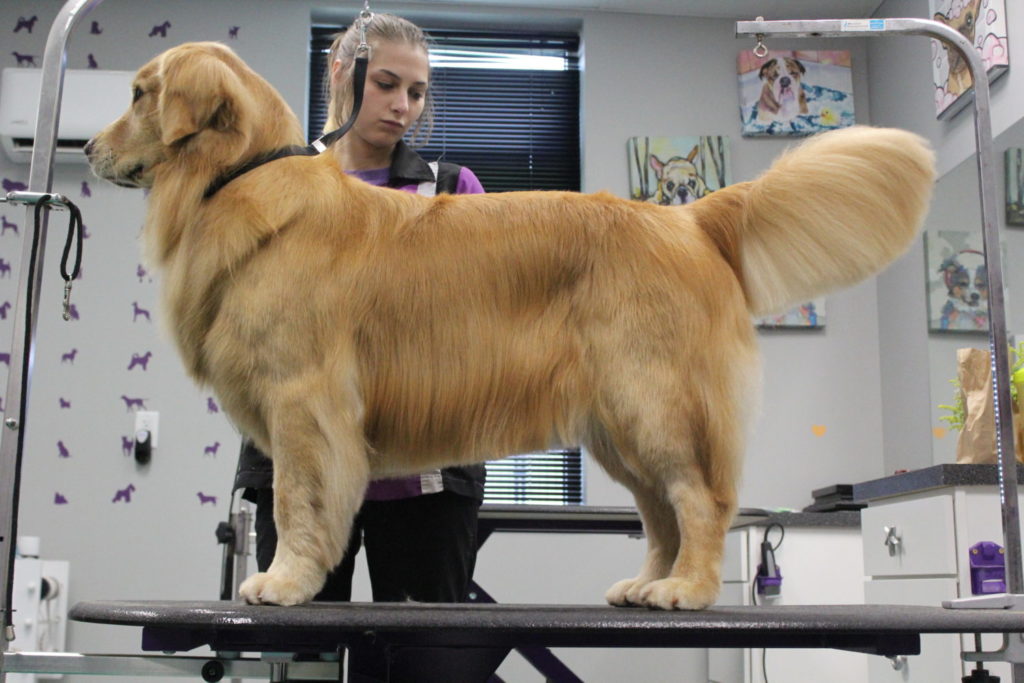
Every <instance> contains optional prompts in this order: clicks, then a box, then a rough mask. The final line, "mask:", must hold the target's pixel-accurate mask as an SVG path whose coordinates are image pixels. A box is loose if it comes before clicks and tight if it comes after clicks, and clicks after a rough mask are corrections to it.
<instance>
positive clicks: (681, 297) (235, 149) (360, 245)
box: [87, 43, 934, 609]
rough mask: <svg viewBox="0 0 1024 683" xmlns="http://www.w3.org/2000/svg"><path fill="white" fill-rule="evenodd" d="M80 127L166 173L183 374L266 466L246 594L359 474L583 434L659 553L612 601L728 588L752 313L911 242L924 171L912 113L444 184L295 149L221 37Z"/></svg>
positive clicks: (294, 125) (325, 562)
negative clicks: (660, 202)
mask: <svg viewBox="0 0 1024 683" xmlns="http://www.w3.org/2000/svg"><path fill="white" fill-rule="evenodd" d="M133 87H134V102H133V103H132V105H131V107H130V109H129V110H128V112H127V113H125V114H124V115H123V116H122V117H121V118H119V119H118V120H117V121H115V122H113V123H112V124H110V125H109V126H108V127H107V128H106V129H105V130H103V131H102V132H101V133H99V134H98V135H97V136H96V137H95V138H94V139H93V140H92V141H90V143H89V145H88V149H87V151H88V155H89V158H90V162H91V164H92V167H93V170H94V171H95V173H96V174H97V175H99V176H100V177H102V178H106V179H108V180H111V181H113V182H115V183H119V184H122V185H128V186H135V187H145V188H151V189H152V191H151V194H150V196H149V200H148V215H147V218H146V224H145V228H144V231H143V239H144V243H145V248H146V250H147V253H148V258H149V259H150V261H151V262H152V264H153V265H154V266H157V267H159V268H160V269H161V270H162V273H163V278H162V310H163V314H164V315H165V316H166V318H167V320H168V322H169V327H170V330H171V331H172V333H173V335H174V338H175V341H176V343H177V346H178V349H179V350H180V353H181V356H182V358H183V359H184V363H185V366H186V368H187V370H188V372H189V373H190V374H191V375H192V377H193V378H195V380H196V381H198V382H200V383H202V384H204V385H208V386H210V387H212V388H213V390H214V391H215V392H216V394H217V396H218V398H219V399H220V401H221V405H222V406H223V408H224V409H225V410H226V412H227V413H228V414H229V415H230V416H231V418H232V419H233V420H234V422H235V423H236V424H237V426H238V427H239V428H240V429H241V431H242V432H243V433H244V434H246V435H248V436H249V437H251V438H252V439H253V440H254V441H255V443H256V444H257V445H258V446H259V447H260V448H261V449H262V450H263V451H264V452H266V453H267V454H269V456H270V457H271V458H272V459H273V461H274V494H275V508H274V512H275V515H276V517H275V521H276V523H277V528H278V532H279V536H280V538H279V541H278V545H277V553H276V556H275V558H274V562H273V565H272V566H271V567H270V569H269V571H267V572H266V573H261V574H255V575H253V576H251V577H249V578H248V579H247V580H246V581H245V583H244V584H243V585H242V588H241V593H242V596H243V597H244V598H245V599H246V600H247V601H249V602H251V603H275V604H281V605H292V604H296V603H302V602H306V601H308V600H310V599H311V598H312V597H313V596H314V595H315V594H316V593H317V591H318V589H319V588H320V587H321V585H322V584H323V581H324V578H325V576H326V574H327V572H328V571H330V570H331V569H332V568H333V567H334V566H335V565H336V564H337V563H338V561H339V559H340V558H341V555H342V552H343V550H344V548H345V544H346V540H347V537H348V534H349V530H350V526H351V520H352V518H353V516H354V515H355V513H356V511H357V510H358V509H359V506H360V504H361V502H362V497H363V491H364V489H365V488H366V484H367V482H368V481H369V480H370V479H371V478H375V477H384V476H394V475H401V474H407V473H413V472H417V471H421V470H424V469H429V468H434V467H438V466H442V465H451V464H457V463H473V462H480V461H483V460H486V459H490V458H496V457H500V456H503V455H506V454H509V453H516V452H525V451H530V450H534V449H542V448H545V447H547V446H548V445H549V444H552V443H553V442H559V443H562V444H575V443H582V444H584V445H585V446H586V447H587V450H588V451H589V452H590V453H591V454H593V456H594V457H595V458H596V459H597V461H598V462H599V463H600V464H601V466H602V467H604V468H605V469H606V470H607V471H608V473H609V474H610V475H611V476H612V477H614V478H615V479H616V480H618V481H620V482H622V483H623V484H624V485H625V486H627V487H628V488H629V489H630V491H631V492H632V493H633V494H634V496H635V498H636V504H637V507H638V509H639V511H640V514H641V516H642V518H643V523H644V527H645V530H646V535H647V538H648V551H647V556H646V559H645V560H644V562H643V566H642V567H641V568H640V571H639V574H638V575H637V576H636V577H635V578H631V579H626V580H624V581H620V582H619V583H616V584H615V585H614V586H612V587H611V588H610V589H609V591H608V593H607V595H606V599H607V600H608V601H609V602H610V603H612V604H615V605H629V604H636V605H647V606H650V607H657V608H663V609H673V608H676V609H701V608H704V607H707V606H708V605H710V604H712V603H713V602H714V601H715V599H716V597H717V595H718V591H719V573H720V570H719V565H720V562H721V559H722V550H723V542H724V536H725V533H726V531H727V529H728V528H729V525H730V522H731V520H732V518H733V514H734V512H735V510H736V496H737V493H736V490H737V480H738V475H739V471H740V460H741V455H742V452H743V443H744V432H745V425H746V424H747V422H748V420H749V417H750V415H751V413H752V412H753V411H754V404H755V403H756V401H755V399H754V398H753V397H754V396H756V394H757V392H758V389H759V387H758V386H757V385H758V379H757V378H758V377H759V376H760V372H759V360H758V352H757V348H756V343H755V334H754V330H753V326H752V323H751V315H752V314H761V313H766V312H769V311H776V310H778V309H780V308H784V307H786V306H788V305H791V304H793V303H795V302H800V301H805V300H807V299H810V298H813V297H816V296H818V295H820V294H822V293H823V292H826V291H828V290H831V289H833V288H836V287H840V286H844V285H849V284H852V283H855V282H857V281H859V280H861V279H863V278H865V277H867V276H869V275H871V274H873V273H875V272H876V271H878V270H879V269H880V268H882V267H883V265H884V264H886V263H888V262H890V261H892V260H893V259H894V258H896V257H897V256H899V255H900V254H901V253H903V251H904V250H905V249H906V248H907V247H908V245H909V244H910V243H911V241H912V240H913V239H914V238H915V235H916V234H917V231H918V229H919V227H920V224H921V223H922V220H923V218H924V214H925V212H926V208H927V205H928V200H929V196H930V193H931V188H932V184H933V175H934V172H933V157H932V153H931V151H930V150H929V149H928V147H927V146H926V145H925V144H924V143H923V142H922V140H921V139H920V138H918V137H917V136H915V135H912V134H910V133H906V132H902V131H897V130H886V129H871V128H853V129H845V130H841V131H836V132H831V133H826V134H824V135H821V136H819V137H816V138H813V139H811V140H810V141H808V142H806V143H805V144H803V145H801V146H799V147H798V148H797V149H795V150H794V151H792V152H790V153H789V154H786V155H785V156H783V157H782V158H780V159H779V160H778V161H776V162H775V164H774V165H773V166H772V167H771V169H770V170H768V171H767V172H766V173H765V174H764V175H762V176H761V177H759V178H758V179H756V180H754V181H752V182H744V183H738V184H736V185H732V186H730V187H728V188H725V189H722V190H719V191H717V192H715V193H713V194H711V195H709V196H707V197H705V198H704V199H702V200H700V201H698V202H696V203H694V204H689V205H686V206H675V207H665V206H656V205H652V204H648V203H642V202H634V201H628V200H624V199H619V198H616V197H614V196H612V195H610V194H606V193H599V194H595V195H582V194H574V193H566V192H516V193H508V194H489V195H476V196H451V195H442V196H438V197H433V198H427V197H421V196H417V195H413V194H407V193H404V192H401V191H397V190H391V189H386V188H378V187H372V186H370V185H367V184H365V183H363V182H361V181H359V180H357V179H354V178H350V177H348V176H346V174H345V173H344V172H343V171H342V170H341V169H340V168H339V166H338V163H337V161H336V160H335V157H334V155H333V154H332V153H330V152H328V153H324V154H321V155H319V156H313V157H308V156H296V157H288V158H284V159H279V160H276V161H273V162H271V163H269V164H265V165H263V166H260V167H258V168H256V169H255V170H252V171H250V172H248V173H246V174H244V175H242V176H240V177H238V178H237V179H235V180H233V181H231V182H229V183H228V184H227V185H225V186H224V187H223V189H221V190H220V191H219V192H217V193H216V194H214V195H213V196H212V197H209V198H204V196H203V195H204V190H205V189H206V188H207V186H208V185H210V184H211V183H212V182H213V181H215V180H216V179H217V178H219V177H222V175H223V174H225V173H226V172H228V171H230V170H231V169H233V168H236V167H239V166H241V165H243V164H245V163H246V162H247V161H249V160H251V159H253V158H255V157H258V156H260V155H263V154H265V153H266V152H268V151H270V150H274V149H276V148H279V147H282V146H286V145H289V144H294V143H301V139H302V136H301V130H300V126H299V124H298V122H297V121H296V119H295V116H294V115H293V113H292V112H291V111H290V110H289V108H288V106H287V105H286V103H285V102H284V100H283V99H282V98H281V96H280V95H279V94H278V93H277V92H276V91H275V90H274V89H273V88H272V87H271V86H270V85H269V84H268V83H267V82H266V81H264V80H263V79H262V78H261V77H260V76H258V75H257V74H256V73H254V72H253V71H252V70H251V69H250V68H249V67H247V66H246V65H245V64H244V63H243V62H242V60H241V59H239V58H238V57H237V56H236V55H235V54H234V53H233V52H231V51H230V50H229V49H228V48H226V47H224V46H222V45H219V44H215V43H194V44H186V45H181V46H178V47H175V48H172V49H170V50H168V51H167V52H165V53H163V54H161V55H159V56H157V57H156V58H155V59H153V60H152V61H151V62H150V63H148V64H146V65H145V66H144V67H142V69H141V70H140V71H139V72H138V76H137V77H136V79H135V81H134V86H133Z"/></svg>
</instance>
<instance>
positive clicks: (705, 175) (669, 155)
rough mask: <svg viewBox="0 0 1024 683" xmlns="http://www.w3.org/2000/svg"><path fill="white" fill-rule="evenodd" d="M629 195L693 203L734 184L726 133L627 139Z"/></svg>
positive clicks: (661, 201) (665, 202) (666, 203)
mask: <svg viewBox="0 0 1024 683" xmlns="http://www.w3.org/2000/svg"><path fill="white" fill-rule="evenodd" d="M626 155H627V163H628V166H629V196H630V198H631V199H636V200H639V201H644V202H651V203H654V204H661V205H663V206H673V205H679V204H690V203H692V202H695V201H696V200H698V199H700V198H701V197H703V196H704V195H706V194H708V193H710V192H714V191H715V190H720V189H721V188H723V187H725V186H726V185H729V184H731V183H732V176H731V173H732V171H731V166H732V162H731V160H730V156H729V138H728V137H726V136H724V135H689V136H685V135H684V136H679V137H654V136H637V137H631V138H629V139H628V140H627V141H626Z"/></svg>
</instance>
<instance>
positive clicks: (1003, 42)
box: [929, 0, 1010, 119]
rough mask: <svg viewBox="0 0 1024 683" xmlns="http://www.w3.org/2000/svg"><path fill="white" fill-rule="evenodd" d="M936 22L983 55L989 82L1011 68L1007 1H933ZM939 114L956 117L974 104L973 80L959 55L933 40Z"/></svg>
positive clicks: (931, 0)
mask: <svg viewBox="0 0 1024 683" xmlns="http://www.w3.org/2000/svg"><path fill="white" fill-rule="evenodd" d="M929 7H930V9H931V14H932V18H933V19H935V20H936V21H939V22H942V23H943V24H946V25H947V26H950V27H952V28H954V29H956V30H957V31H959V32H960V33H961V34H962V35H963V36H964V37H965V38H967V39H968V40H970V41H971V43H972V44H973V45H974V48H975V49H976V50H977V51H978V53H979V54H980V55H981V59H982V62H984V65H985V72H986V73H987V74H988V79H989V82H990V83H991V82H992V81H994V80H996V79H997V78H999V76H1001V75H1002V74H1003V73H1005V72H1006V70H1007V69H1008V68H1009V66H1010V50H1009V45H1008V36H1007V28H1006V2H1005V0H929ZM931 49H932V81H933V85H934V86H935V114H936V116H937V117H938V118H939V119H948V118H951V117H953V116H955V115H956V114H957V113H958V112H959V111H961V110H962V109H963V108H964V107H965V106H966V105H967V104H968V103H969V102H970V101H971V92H972V85H973V79H972V78H971V73H970V69H969V67H968V64H967V62H966V61H965V60H964V59H963V57H962V56H961V55H960V53H959V52H957V51H956V50H954V49H953V48H951V47H949V46H947V45H946V44H945V43H943V42H942V41H939V40H935V39H932V41H931Z"/></svg>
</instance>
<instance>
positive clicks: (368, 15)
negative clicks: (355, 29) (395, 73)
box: [356, 0, 373, 58]
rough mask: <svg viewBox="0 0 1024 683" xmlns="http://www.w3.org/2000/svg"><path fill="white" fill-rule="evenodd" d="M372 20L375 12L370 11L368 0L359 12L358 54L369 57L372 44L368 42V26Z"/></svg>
mask: <svg viewBox="0 0 1024 683" xmlns="http://www.w3.org/2000/svg"><path fill="white" fill-rule="evenodd" d="M371 21H373V12H371V11H370V0H366V2H365V3H363V9H362V11H361V12H360V13H359V46H358V47H357V48H356V54H359V55H362V56H365V57H367V58H369V56H370V45H369V43H367V42H366V27H367V26H369V25H370V22H371Z"/></svg>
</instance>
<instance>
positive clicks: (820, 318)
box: [754, 297, 827, 330]
mask: <svg viewBox="0 0 1024 683" xmlns="http://www.w3.org/2000/svg"><path fill="white" fill-rule="evenodd" d="M826 319H827V315H826V312H825V298H824V297H820V298H817V299H814V300H812V301H808V302H806V303H803V304H801V305H799V306H796V307H795V308H792V309H790V310H788V311H786V312H785V313H780V314H778V315H763V316H759V317H757V318H755V320H754V324H755V325H756V326H757V327H758V328H759V329H762V330H780V329H806V330H820V329H823V328H824V327H825V322H826Z"/></svg>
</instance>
